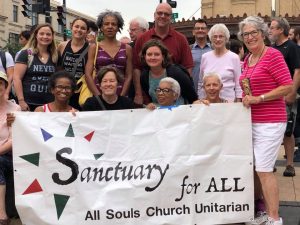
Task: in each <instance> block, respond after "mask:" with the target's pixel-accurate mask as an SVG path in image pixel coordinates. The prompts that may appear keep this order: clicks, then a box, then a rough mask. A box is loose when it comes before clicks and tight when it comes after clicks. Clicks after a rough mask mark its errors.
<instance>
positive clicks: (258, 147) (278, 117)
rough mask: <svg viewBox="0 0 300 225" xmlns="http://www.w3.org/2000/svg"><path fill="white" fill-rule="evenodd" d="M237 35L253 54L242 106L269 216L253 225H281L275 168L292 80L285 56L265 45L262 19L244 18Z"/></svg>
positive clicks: (247, 63) (246, 67) (246, 68)
mask: <svg viewBox="0 0 300 225" xmlns="http://www.w3.org/2000/svg"><path fill="white" fill-rule="evenodd" d="M238 35H239V38H240V39H241V40H242V41H243V42H244V44H245V45H246V47H247V48H248V50H249V52H250V54H249V55H248V56H247V57H246V59H245V63H244V70H243V74H242V75H241V77H240V81H241V84H242V86H243V91H244V94H243V104H244V106H245V107H247V108H249V107H250V108H251V117H252V141H253V154H254V165H255V180H254V184H255V185H256V198H257V197H259V195H258V192H257V191H259V190H260V188H261V190H262V194H263V199H264V202H265V205H266V210H267V212H266V213H267V214H263V213H259V212H258V214H257V217H256V218H255V220H254V221H253V222H252V223H250V224H267V225H282V224H283V222H282V219H281V218H280V217H279V215H278V210H279V193H278V184H277V180H276V177H275V175H274V174H273V168H274V165H275V162H276V159H277V156H278V152H279V149H280V146H281V143H282V140H283V135H284V131H285V128H286V121H287V115H286V109H285V102H284V96H286V95H287V94H288V93H290V92H291V90H292V79H291V75H290V73H289V69H288V67H287V65H286V63H285V61H284V58H283V56H282V54H281V53H280V52H279V51H278V50H276V49H274V48H270V47H267V46H266V45H265V43H264V39H265V37H266V36H267V35H268V26H267V24H266V23H265V22H264V20H263V19H262V18H260V17H258V16H249V17H247V18H245V19H244V20H243V21H241V22H240V24H239V34H238ZM265 222H266V223H265Z"/></svg>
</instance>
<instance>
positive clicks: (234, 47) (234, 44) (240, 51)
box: [229, 39, 245, 71]
mask: <svg viewBox="0 0 300 225" xmlns="http://www.w3.org/2000/svg"><path fill="white" fill-rule="evenodd" d="M229 50H230V51H232V52H234V53H235V54H237V55H238V56H239V58H240V61H241V69H242V71H243V66H244V56H245V51H244V46H243V42H241V41H239V40H235V39H231V40H230V41H229Z"/></svg>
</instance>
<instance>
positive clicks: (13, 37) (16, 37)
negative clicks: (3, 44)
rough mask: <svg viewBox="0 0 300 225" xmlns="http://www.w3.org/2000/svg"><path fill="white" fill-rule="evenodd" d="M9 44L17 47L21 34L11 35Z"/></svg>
mask: <svg viewBox="0 0 300 225" xmlns="http://www.w3.org/2000/svg"><path fill="white" fill-rule="evenodd" d="M9 43H10V44H14V45H17V44H18V43H19V34H15V33H9Z"/></svg>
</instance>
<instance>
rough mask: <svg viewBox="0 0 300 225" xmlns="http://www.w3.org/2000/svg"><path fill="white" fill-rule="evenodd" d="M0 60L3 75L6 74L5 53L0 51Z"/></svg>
mask: <svg viewBox="0 0 300 225" xmlns="http://www.w3.org/2000/svg"><path fill="white" fill-rule="evenodd" d="M0 59H1V62H2V66H3V68H4V70H5V73H6V55H5V52H4V51H2V50H0Z"/></svg>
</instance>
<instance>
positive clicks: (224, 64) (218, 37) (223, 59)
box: [198, 24, 242, 102]
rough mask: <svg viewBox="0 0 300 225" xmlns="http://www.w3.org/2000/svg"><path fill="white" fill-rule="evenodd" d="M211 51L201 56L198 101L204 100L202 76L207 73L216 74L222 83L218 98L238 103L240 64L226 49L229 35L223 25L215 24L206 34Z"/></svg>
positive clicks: (240, 93)
mask: <svg viewBox="0 0 300 225" xmlns="http://www.w3.org/2000/svg"><path fill="white" fill-rule="evenodd" d="M208 36H209V39H210V40H211V44H212V46H213V50H212V51H210V52H207V53H205V54H203V55H202V59H201V65H200V73H199V87H198V97H199V99H203V98H205V92H204V89H203V76H204V74H208V73H212V72H213V73H217V74H219V75H220V77H221V80H222V82H223V88H222V90H221V93H220V96H221V98H223V99H226V100H227V101H229V102H234V101H240V99H241V98H242V90H241V87H240V84H239V78H240V75H241V64H240V59H239V56H238V55H237V54H235V53H233V52H231V51H229V50H228V49H226V43H227V42H228V41H229V37H230V33H229V30H228V28H227V27H226V26H225V25H224V24H215V25H214V26H213V27H212V28H211V29H210V31H209V33H208Z"/></svg>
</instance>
